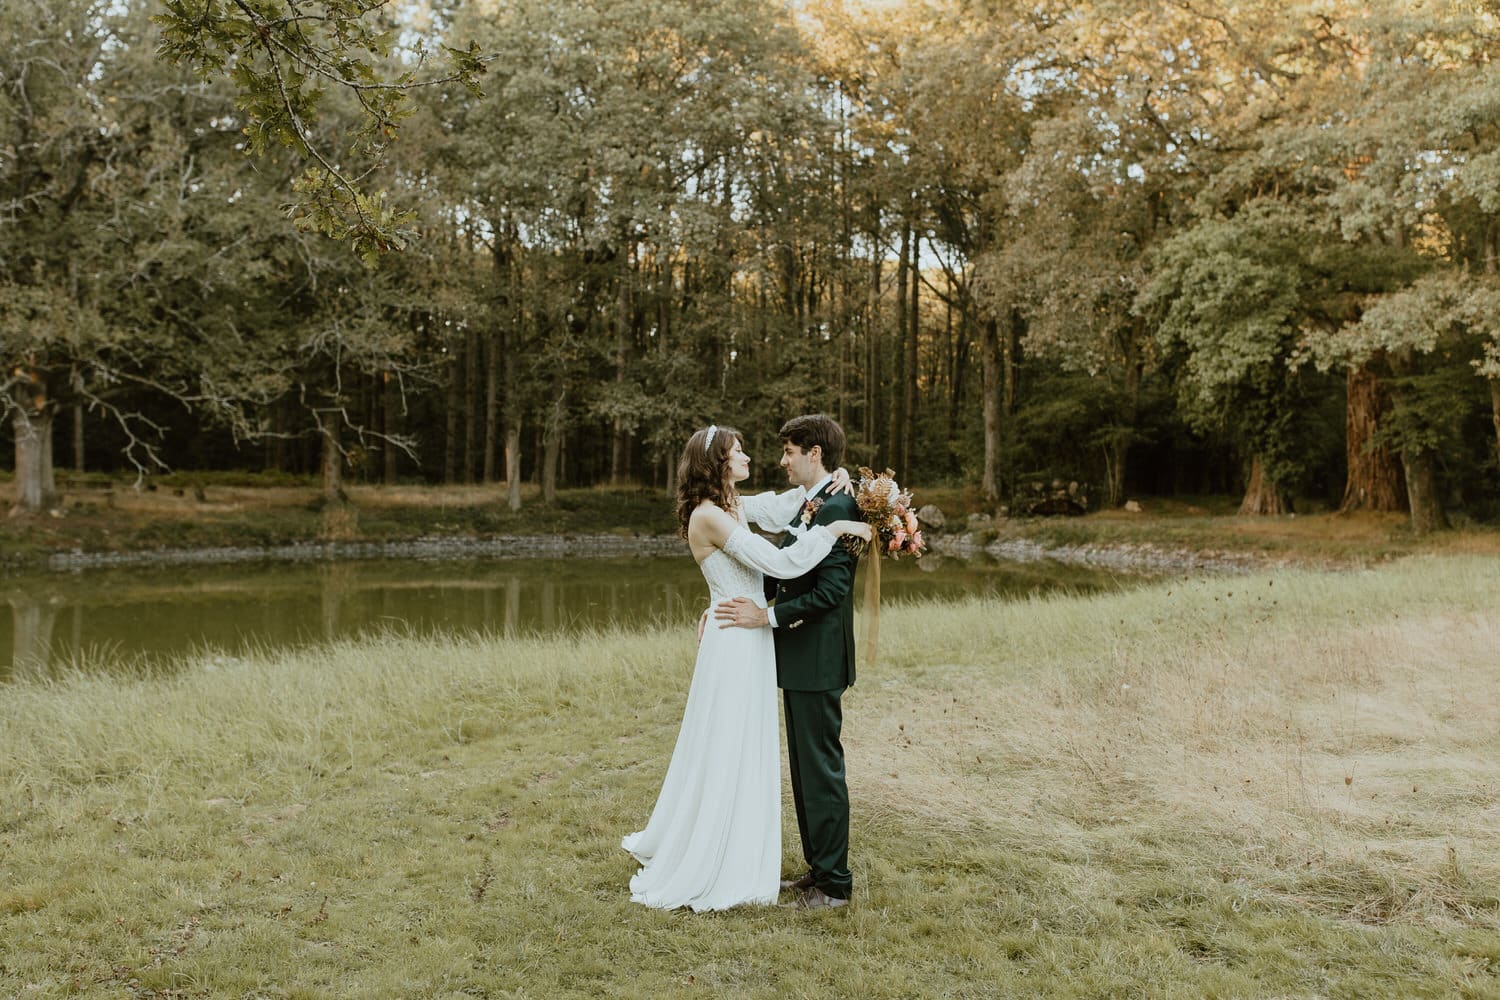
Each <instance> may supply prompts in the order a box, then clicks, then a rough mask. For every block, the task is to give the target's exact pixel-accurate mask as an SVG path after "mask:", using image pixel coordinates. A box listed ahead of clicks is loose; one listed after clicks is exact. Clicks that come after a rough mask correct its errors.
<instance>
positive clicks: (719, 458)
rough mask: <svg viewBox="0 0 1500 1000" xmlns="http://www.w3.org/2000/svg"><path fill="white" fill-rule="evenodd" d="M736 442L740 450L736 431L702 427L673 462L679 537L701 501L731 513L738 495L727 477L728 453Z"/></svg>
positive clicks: (686, 527) (683, 534)
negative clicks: (675, 465)
mask: <svg viewBox="0 0 1500 1000" xmlns="http://www.w3.org/2000/svg"><path fill="white" fill-rule="evenodd" d="M736 441H738V442H739V443H740V447H741V448H743V447H744V446H745V439H744V438H743V437H741V436H740V432H739V431H737V430H735V429H734V428H733V427H725V426H723V425H722V424H720V425H717V426H714V427H705V428H704V429H703V430H701V431H698V432H697V433H696V434H694V435H693V436H692V437H690V438H688V443H687V447H686V448H684V449H682V461H680V462H678V463H677V533H678V534H679V535H681V536H682V537H683V538H686V537H687V532H688V521H689V520H690V519H691V518H692V516H693V511H695V510H697V509H698V505H699V504H701V503H702V502H703V501H705V500H712V501H713V502H714V505H715V506H717V507H720V508H722V509H724V510H726V511H728V512H729V513H731V514H732V513H734V502H735V500H736V499H738V497H739V493H738V492H737V491H736V490H735V488H734V482H733V481H732V480H731V479H730V478H729V450H730V449H731V448H733V447H734V443H735V442H736Z"/></svg>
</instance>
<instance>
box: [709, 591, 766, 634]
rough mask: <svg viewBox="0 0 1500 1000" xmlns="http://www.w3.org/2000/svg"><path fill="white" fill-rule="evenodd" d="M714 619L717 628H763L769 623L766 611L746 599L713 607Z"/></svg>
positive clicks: (737, 599)
mask: <svg viewBox="0 0 1500 1000" xmlns="http://www.w3.org/2000/svg"><path fill="white" fill-rule="evenodd" d="M714 619H715V620H716V621H717V622H718V623H719V628H764V627H765V626H767V625H769V624H770V623H771V619H770V618H769V617H768V616H767V615H766V609H765V608H763V607H761V606H760V605H759V604H756V603H755V602H754V601H752V600H750V598H748V597H736V598H735V599H734V600H732V601H723V602H721V603H719V604H718V605H715V607H714Z"/></svg>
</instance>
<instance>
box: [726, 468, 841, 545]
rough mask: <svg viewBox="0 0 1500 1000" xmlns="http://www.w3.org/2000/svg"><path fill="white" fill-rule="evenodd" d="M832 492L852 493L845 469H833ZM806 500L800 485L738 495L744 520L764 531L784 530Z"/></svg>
mask: <svg viewBox="0 0 1500 1000" xmlns="http://www.w3.org/2000/svg"><path fill="white" fill-rule="evenodd" d="M833 492H835V493H853V492H854V487H852V486H851V485H849V472H848V470H847V469H843V468H839V469H835V470H834V471H833ZM806 502H807V490H805V489H803V488H802V487H801V486H794V487H792V488H791V489H789V490H783V491H782V492H780V493H772V492H771V491H769V490H767V491H766V492H765V493H757V494H755V495H754V496H742V497H740V504H741V506H742V507H743V509H744V511H745V520H747V521H749V522H751V523H753V524H758V525H760V526H761V528H763V529H765V530H766V531H785V530H786V526H787V525H788V524H790V523H791V521H792V518H794V517H796V516H797V511H798V510H799V509H801V507H802V505H803V504H804V503H806Z"/></svg>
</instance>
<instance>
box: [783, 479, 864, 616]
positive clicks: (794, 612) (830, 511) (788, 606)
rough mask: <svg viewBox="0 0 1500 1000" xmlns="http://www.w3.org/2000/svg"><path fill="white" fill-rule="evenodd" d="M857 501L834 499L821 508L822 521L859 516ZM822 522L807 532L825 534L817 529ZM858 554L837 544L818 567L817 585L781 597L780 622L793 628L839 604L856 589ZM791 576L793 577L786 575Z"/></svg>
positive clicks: (815, 583)
mask: <svg viewBox="0 0 1500 1000" xmlns="http://www.w3.org/2000/svg"><path fill="white" fill-rule="evenodd" d="M858 516H859V515H858V513H857V511H856V510H855V509H854V503H853V501H851V500H848V499H846V498H843V497H839V498H836V499H834V500H830V501H829V502H828V503H827V504H825V505H824V506H823V509H821V510H820V511H818V517H817V520H818V521H824V522H828V521H835V520H838V519H839V518H841V517H843V518H854V517H858ZM819 527H822V525H820V524H817V523H816V522H815V523H814V526H813V528H810V529H809V530H808V531H807V534H809V535H811V534H815V533H816V534H821V532H817V531H816V529H817V528H819ZM855 563H856V560H855V558H854V555H853V554H852V553H851V552H850V551H849V550H848V549H846V548H844V547H843V546H842V545H840V546H836V547H834V548H833V549H832V550H831V551H830V553H829V555H828V557H827V558H826V559H824V560H823V561H822V562H821V563H820V564H819V565H818V567H817V574H816V576H815V577H814V580H813V586H812V588H811V589H810V590H808V591H806V592H805V593H802V594H799V595H797V596H796V597H786V598H780V599H778V600H777V601H776V624H777V625H778V626H780V627H788V628H789V627H793V626H795V625H799V624H801V623H802V622H804V621H809V620H816V619H819V618H822V617H823V616H824V615H826V614H828V613H829V612H830V611H832V610H833V609H834V608H837V607H839V606H840V605H841V604H842V603H843V601H844V598H845V597H847V596H848V594H849V591H850V590H852V589H853V588H854V569H855ZM783 579H789V577H783Z"/></svg>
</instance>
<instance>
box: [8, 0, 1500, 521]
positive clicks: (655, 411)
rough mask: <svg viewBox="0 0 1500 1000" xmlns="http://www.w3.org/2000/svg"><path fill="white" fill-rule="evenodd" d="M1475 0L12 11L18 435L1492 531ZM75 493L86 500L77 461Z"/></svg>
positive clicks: (1493, 92) (1482, 26) (496, 472)
mask: <svg viewBox="0 0 1500 1000" xmlns="http://www.w3.org/2000/svg"><path fill="white" fill-rule="evenodd" d="M1497 54H1500V18H1497V13H1496V10H1495V9H1494V5H1493V4H1492V3H1481V2H1461V0H1431V2H1416V0H1376V2H1373V3H1353V2H1345V0H1319V2H1306V3H1299V2H1294V3H1284V2H1279V0H1247V2H1233V3H1231V2H1221V0H1160V2H1156V3H1149V4H1147V3H1140V2H1125V0H1095V2H1064V0H1033V2H1009V0H922V2H917V0H913V2H904V3H903V2H895V3H892V2H879V0H865V2H859V0H798V2H792V3H779V2H768V0H738V2H735V3H732V4H723V3H716V2H710V0H649V2H647V0H566V2H564V0H468V2H459V0H401V2H396V0H384V2H381V0H325V2H320V3H312V2H308V0H227V2H226V0H6V2H5V3H4V4H3V5H0V356H3V359H4V372H3V374H0V388H3V392H0V400H3V401H0V409H3V418H4V420H3V423H4V431H3V433H4V434H5V435H7V436H8V437H9V438H10V439H11V441H10V442H8V444H10V445H13V446H12V447H7V448H5V449H3V450H0V469H4V470H6V474H8V475H11V476H13V477H14V482H15V487H16V494H17V505H18V507H19V508H20V509H22V510H31V511H39V510H44V509H46V508H48V507H50V506H52V505H54V504H56V503H57V502H58V496H59V492H60V489H65V488H66V482H67V477H68V476H77V475H79V474H87V473H95V472H97V473H108V474H132V475H136V476H140V477H150V476H153V475H156V474H158V473H161V472H165V471H167V470H203V471H205V472H209V471H214V470H220V471H223V470H240V471H245V472H250V473H256V474H263V475H266V476H268V477H269V476H273V475H275V474H282V473H284V474H288V475H294V476H319V477H321V482H322V483H323V486H324V489H325V490H327V491H329V492H330V493H331V494H332V493H337V492H338V490H339V488H340V484H341V483H344V482H347V481H355V482H376V483H379V482H384V483H396V482H404V483H424V482H425V483H465V482H468V483H481V482H484V483H496V484H497V486H498V484H505V489H504V491H503V492H502V494H501V495H506V496H508V500H509V502H510V503H511V504H512V505H513V506H514V505H519V503H520V501H521V493H520V484H521V483H522V482H528V483H534V484H539V486H540V488H541V489H540V495H541V497H542V498H543V500H544V501H545V500H550V499H552V498H553V497H555V495H556V491H557V490H558V489H559V488H560V487H564V486H566V487H580V486H583V487H586V486H593V485H597V484H638V485H640V486H645V487H652V488H661V489H670V488H672V485H673V483H672V479H673V476H674V467H675V463H676V459H677V456H678V453H679V452H680V449H681V447H682V444H683V442H684V441H685V440H686V439H687V437H688V435H689V434H690V433H691V432H692V431H693V430H694V429H696V428H698V427H701V426H703V425H705V424H707V423H710V422H716V423H719V424H732V425H734V426H736V427H738V428H739V429H741V430H742V431H744V432H745V436H746V443H747V450H749V451H750V452H751V453H752V455H754V456H755V457H756V458H757V459H758V461H757V464H756V467H755V479H756V482H757V483H763V484H771V483H774V482H778V481H779V480H778V478H777V477H776V475H775V473H776V469H775V463H774V457H775V456H774V452H775V451H777V450H779V449H778V445H777V440H776V429H777V428H778V426H779V425H780V423H781V422H782V421H783V420H784V419H785V418H787V417H789V416H792V415H795V414H797V413H803V412H818V411H821V412H827V413H830V414H832V415H833V416H835V417H836V418H837V419H838V420H839V421H840V422H841V423H842V424H843V426H844V427H845V429H846V431H847V432H848V435H849V445H850V446H849V454H848V456H847V462H846V464H849V465H851V466H857V465H869V466H873V467H875V468H884V467H890V468H892V469H894V470H896V472H897V474H898V475H899V476H900V477H901V478H902V479H903V481H909V482H913V483H925V484H949V485H956V484H963V485H972V486H974V487H976V488H977V489H978V490H979V491H980V494H981V495H982V496H983V497H984V498H986V499H987V500H988V501H989V502H991V503H993V504H994V505H995V506H996V507H999V506H1001V505H1005V504H1007V503H1009V502H1010V501H1011V499H1012V498H1013V497H1015V496H1016V495H1018V494H1019V493H1021V492H1023V491H1024V490H1026V489H1027V488H1029V487H1030V486H1031V484H1035V483H1050V482H1052V481H1054V480H1061V481H1063V482H1077V483H1080V484H1082V487H1081V488H1082V492H1083V493H1084V494H1086V496H1087V497H1088V502H1089V508H1090V509H1099V508H1103V507H1110V506H1118V505H1120V504H1122V503H1124V502H1125V501H1126V500H1127V499H1129V498H1131V497H1137V496H1152V495H1155V496H1163V495H1204V494H1233V495H1235V496H1236V497H1240V498H1242V503H1241V506H1240V511H1241V513H1243V514H1247V515H1253V514H1278V513H1285V512H1289V511H1295V510H1307V509H1310V510H1316V509H1323V510H1328V509H1340V510H1379V511H1402V512H1409V514H1410V524H1411V527H1412V529H1413V530H1415V531H1417V532H1425V531H1430V530H1434V529H1438V528H1441V527H1444V526H1445V525H1447V524H1449V523H1451V522H1453V521H1454V520H1455V519H1478V520H1493V519H1495V518H1500V502H1497V496H1500V491H1497V487H1500V461H1497V459H1500V274H1497V271H1500V76H1497V73H1496V71H1495V69H1494V64H1493V58H1494V56H1496V55H1497ZM60 482H61V486H60Z"/></svg>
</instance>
